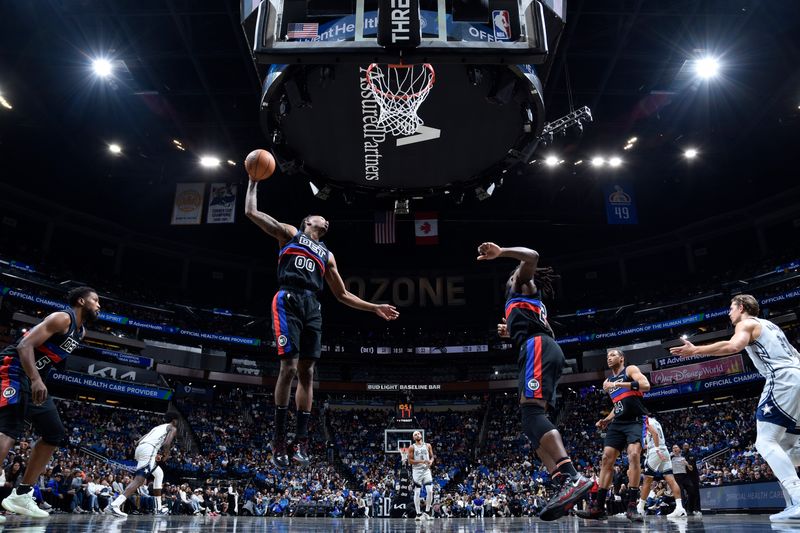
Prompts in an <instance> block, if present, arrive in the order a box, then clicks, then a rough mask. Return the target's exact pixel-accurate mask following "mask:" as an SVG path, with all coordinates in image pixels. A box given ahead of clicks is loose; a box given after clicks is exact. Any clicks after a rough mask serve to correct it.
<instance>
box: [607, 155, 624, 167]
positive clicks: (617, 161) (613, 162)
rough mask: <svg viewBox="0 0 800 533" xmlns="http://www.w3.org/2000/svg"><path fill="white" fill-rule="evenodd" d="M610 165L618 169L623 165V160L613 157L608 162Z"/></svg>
mask: <svg viewBox="0 0 800 533" xmlns="http://www.w3.org/2000/svg"><path fill="white" fill-rule="evenodd" d="M608 164H609V166H612V167H614V168H616V167H618V166H620V165H621V164H622V159H620V158H619V157H612V158H611V159H609V160H608Z"/></svg>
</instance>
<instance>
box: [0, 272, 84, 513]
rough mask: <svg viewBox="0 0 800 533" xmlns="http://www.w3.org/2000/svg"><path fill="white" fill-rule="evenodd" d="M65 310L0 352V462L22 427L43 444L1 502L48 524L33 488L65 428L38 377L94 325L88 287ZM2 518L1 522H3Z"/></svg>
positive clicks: (73, 293) (71, 295)
mask: <svg viewBox="0 0 800 533" xmlns="http://www.w3.org/2000/svg"><path fill="white" fill-rule="evenodd" d="M67 301H68V302H69V308H67V309H65V310H63V311H56V312H55V313H51V314H49V315H47V316H46V317H45V319H44V320H42V321H41V322H40V323H39V324H37V325H36V326H34V327H33V328H32V329H31V330H30V331H28V332H27V334H25V335H23V336H22V338H20V339H19V340H18V341H17V342H16V343H15V344H12V345H11V346H8V347H7V348H6V349H4V350H2V351H0V377H2V380H0V458H5V457H6V456H7V455H8V451H9V450H10V449H11V447H12V446H14V443H15V442H16V440H17V439H19V437H20V436H21V435H22V433H23V432H24V431H25V422H26V420H27V421H30V422H31V423H32V424H33V427H34V429H35V430H36V433H38V434H39V435H41V438H40V439H39V441H38V442H37V443H36V446H35V447H34V448H33V452H32V453H31V457H30V459H29V460H28V466H27V468H25V474H24V475H23V476H22V482H21V483H20V484H19V486H18V487H16V488H15V489H13V490H12V491H11V494H10V495H9V496H7V497H6V498H5V499H4V500H3V508H4V509H5V510H7V511H11V512H12V513H17V514H22V515H26V516H30V517H32V518H46V517H48V516H50V515H49V513H47V511H43V510H42V509H39V507H37V505H36V501H35V500H34V499H33V491H32V490H31V486H32V485H33V484H34V483H36V481H37V479H38V477H39V476H40V475H41V473H42V472H43V471H44V468H45V466H46V465H47V463H48V462H49V461H50V458H51V457H52V455H53V451H55V449H56V448H58V447H59V446H63V445H65V444H66V443H67V434H66V431H65V430H64V424H63V423H62V422H61V417H60V416H59V415H58V410H57V409H56V404H55V403H54V402H53V398H52V397H50V396H48V394H47V387H46V386H45V384H44V381H43V380H42V376H41V374H40V371H44V370H45V369H47V368H48V367H49V366H50V365H54V364H57V363H60V362H61V361H64V360H65V359H66V358H67V357H69V355H70V354H71V353H72V352H73V350H75V348H77V347H78V346H79V345H80V342H81V339H83V335H84V333H85V329H84V324H85V323H86V322H92V321H94V320H96V319H97V317H98V315H99V314H100V299H99V297H98V296H97V292H96V291H95V290H94V289H91V288H89V287H78V288H75V289H72V290H71V291H69V293H68V294H67ZM4 521H5V518H3V519H2V520H0V523H2V522H4Z"/></svg>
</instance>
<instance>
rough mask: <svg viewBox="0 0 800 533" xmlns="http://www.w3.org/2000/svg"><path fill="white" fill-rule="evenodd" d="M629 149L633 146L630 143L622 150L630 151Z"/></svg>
mask: <svg viewBox="0 0 800 533" xmlns="http://www.w3.org/2000/svg"><path fill="white" fill-rule="evenodd" d="M631 148H633V145H632V144H631V143H628V144H626V145H625V146H624V147H623V148H622V149H623V150H630V149H631Z"/></svg>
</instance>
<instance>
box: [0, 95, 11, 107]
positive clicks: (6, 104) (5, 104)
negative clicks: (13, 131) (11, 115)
mask: <svg viewBox="0 0 800 533" xmlns="http://www.w3.org/2000/svg"><path fill="white" fill-rule="evenodd" d="M0 105H1V106H3V107H5V108H6V109H14V108H13V107H12V106H11V103H10V102H9V101H8V100H6V97H5V96H3V95H2V94H0Z"/></svg>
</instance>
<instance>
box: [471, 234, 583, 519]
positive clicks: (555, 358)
mask: <svg viewBox="0 0 800 533" xmlns="http://www.w3.org/2000/svg"><path fill="white" fill-rule="evenodd" d="M478 253H479V254H480V255H479V256H478V261H486V260H490V259H496V258H499V257H508V258H510V259H516V260H518V261H519V266H517V268H515V269H514V270H513V271H512V272H511V276H510V277H509V278H508V282H507V283H506V298H507V300H506V306H505V319H504V323H503V324H499V325H498V333H499V334H500V335H501V336H503V337H510V338H511V339H512V340H513V341H514V346H515V347H516V348H518V349H519V359H518V364H519V403H520V411H521V413H522V431H523V433H525V435H526V436H527V437H528V438H529V439H530V441H531V448H533V449H534V450H536V455H538V456H539V458H540V459H541V460H542V462H543V463H544V465H545V467H547V471H548V472H550V475H551V476H552V479H553V483H554V485H555V486H556V487H558V492H557V493H556V494H555V495H554V496H553V497H552V498H551V499H550V500H549V501H548V502H547V505H546V506H545V508H544V509H542V512H541V513H539V518H541V519H542V520H556V519H557V518H560V517H562V516H563V515H564V514H565V513H566V512H567V511H568V510H569V509H570V508H571V507H572V506H573V505H574V504H575V502H577V501H579V500H580V499H581V498H583V496H584V495H585V494H586V493H587V492H588V491H589V489H591V487H592V483H591V481H590V480H588V479H587V478H585V477H584V476H582V475H580V474H578V472H577V471H576V470H575V467H574V466H573V464H572V461H571V460H570V458H569V456H568V455H567V451H566V449H565V448H564V443H563V441H562V440H561V433H559V431H558V429H556V427H555V426H554V425H553V423H552V422H551V421H550V419H549V418H548V417H547V410H548V408H551V407H553V406H554V405H555V402H556V386H557V385H558V380H559V379H560V378H561V373H562V370H563V368H564V364H565V358H564V353H563V352H562V351H561V347H560V346H559V345H558V344H557V343H556V341H555V339H554V338H553V330H552V328H551V327H550V324H549V323H548V322H547V309H546V308H545V306H544V304H543V303H542V301H541V293H542V292H545V291H544V289H545V288H548V290H549V291H550V292H552V287H551V286H550V283H549V269H538V271H539V273H540V275H538V278H537V279H538V283H539V285H541V287H538V286H537V285H536V283H534V275H535V274H536V273H537V264H538V263H539V254H538V253H536V252H535V251H533V250H531V249H529V248H521V247H517V248H501V247H499V246H498V245H496V244H495V243H493V242H485V243H483V244H481V245H480V246H478ZM540 288H541V289H542V290H540Z"/></svg>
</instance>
